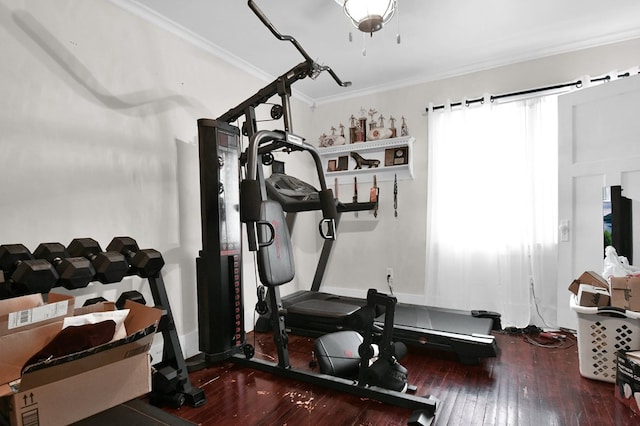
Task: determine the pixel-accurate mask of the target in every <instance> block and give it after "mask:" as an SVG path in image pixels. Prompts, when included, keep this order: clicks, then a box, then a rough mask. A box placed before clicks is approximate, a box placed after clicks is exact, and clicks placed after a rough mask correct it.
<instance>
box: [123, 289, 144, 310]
mask: <svg viewBox="0 0 640 426" xmlns="http://www.w3.org/2000/svg"><path fill="white" fill-rule="evenodd" d="M127 300H131V301H132V302H136V303H140V304H141V305H146V304H147V301H146V300H145V299H144V296H143V295H142V293H140V292H139V291H137V290H129V291H125V292H123V293H122V294H121V295H120V297H118V300H116V308H118V309H123V308H124V304H125V303H126V302H127Z"/></svg>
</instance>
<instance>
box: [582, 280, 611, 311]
mask: <svg viewBox="0 0 640 426" xmlns="http://www.w3.org/2000/svg"><path fill="white" fill-rule="evenodd" d="M578 304H579V305H580V306H587V307H597V306H609V291H608V290H607V289H604V288H602V287H596V286H594V285H591V284H580V288H579V290H578Z"/></svg>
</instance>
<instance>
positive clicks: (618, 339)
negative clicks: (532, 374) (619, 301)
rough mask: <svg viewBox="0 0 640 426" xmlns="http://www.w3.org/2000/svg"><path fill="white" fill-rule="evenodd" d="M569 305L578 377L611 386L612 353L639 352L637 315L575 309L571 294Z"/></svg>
mask: <svg viewBox="0 0 640 426" xmlns="http://www.w3.org/2000/svg"><path fill="white" fill-rule="evenodd" d="M569 303H570V306H571V309H572V310H574V311H575V312H576V313H577V314H578V360H579V362H580V374H581V375H582V376H584V377H588V378H590V379H595V380H602V381H604V382H611V383H614V382H615V381H616V352H617V351H620V350H623V351H629V350H639V349H640V313H638V312H633V311H625V310H624V309H619V308H613V307H610V306H606V307H598V308H587V307H585V306H579V305H578V301H577V299H576V296H575V295H571V300H570V302H569ZM612 315H614V316H612Z"/></svg>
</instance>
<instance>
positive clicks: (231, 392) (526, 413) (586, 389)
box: [165, 333, 640, 426]
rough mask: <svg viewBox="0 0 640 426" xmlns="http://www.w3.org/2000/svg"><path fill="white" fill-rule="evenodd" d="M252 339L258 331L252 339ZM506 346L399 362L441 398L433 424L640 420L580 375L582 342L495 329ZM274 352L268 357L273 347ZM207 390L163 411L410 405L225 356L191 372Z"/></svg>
mask: <svg viewBox="0 0 640 426" xmlns="http://www.w3.org/2000/svg"><path fill="white" fill-rule="evenodd" d="M254 339H255V340H254ZM496 339H497V342H498V346H499V348H500V354H499V355H498V357H496V358H488V359H485V360H483V361H482V362H481V363H480V364H479V365H471V366H470V365H463V364H460V363H459V362H457V361H456V360H455V359H454V358H453V357H452V356H451V355H450V354H446V353H440V352H434V351H426V350H424V349H420V348H413V347H411V348H409V353H408V354H407V356H406V357H405V358H404V359H403V360H402V364H403V365H404V366H405V367H407V368H408V369H409V374H410V375H409V379H410V382H411V383H412V384H415V385H416V386H417V387H418V391H417V392H416V394H417V395H426V394H429V395H433V396H434V397H436V398H437V399H439V400H440V405H439V408H438V412H437V413H436V419H435V421H434V423H433V424H434V425H461V426H462V425H464V426H467V425H509V426H511V425H522V426H526V425H559V426H568V425H580V426H589V425H592V426H603V425H616V426H618V425H620V426H622V425H638V424H640V416H637V415H635V414H634V413H633V412H632V411H631V410H630V409H629V408H628V407H626V406H625V405H623V404H622V403H621V402H619V401H617V400H616V399H615V396H614V385H613V384H612V383H605V382H600V381H595V380H591V379H587V378H583V377H582V376H580V373H579V362H578V353H577V347H576V345H575V344H574V345H570V343H571V342H569V345H567V346H569V347H568V348H565V349H550V348H543V347H538V346H534V345H531V344H530V343H527V342H526V341H525V340H524V338H523V337H522V336H518V335H507V334H502V333H498V334H496ZM248 342H251V343H252V344H253V343H255V347H256V356H260V357H265V354H273V355H275V353H276V351H275V350H274V348H273V343H272V337H271V335H270V334H256V335H255V337H254V335H253V334H250V335H249V338H248ZM312 346H313V339H310V338H306V337H299V336H290V356H291V363H292V365H293V366H294V367H296V368H303V369H307V370H308V369H309V366H308V363H309V360H310V359H311V350H312ZM267 358H268V356H267ZM190 379H191V382H192V384H193V385H194V386H198V387H200V388H202V389H204V391H205V395H206V398H207V403H206V404H205V405H204V406H202V407H198V408H191V407H187V406H184V407H181V408H179V409H169V408H165V411H167V412H169V413H172V414H174V415H176V416H178V417H181V418H183V419H186V420H189V421H191V422H194V423H197V424H202V425H335V426H337V425H403V424H407V420H408V419H409V417H410V415H411V412H410V410H406V409H403V408H399V407H393V406H390V405H386V404H382V403H380V402H377V401H373V400H369V399H362V398H359V397H355V396H351V395H346V394H340V393H337V392H335V391H331V390H327V389H325V388H322V387H318V386H312V385H308V384H305V383H299V382H293V381H291V380H287V379H284V378H281V377H277V376H275V375H271V374H268V373H264V372H261V371H257V370H253V369H249V368H246V367H240V366H238V365H235V364H233V363H231V362H228V361H225V362H221V363H219V364H216V365H213V366H210V367H208V368H206V369H203V370H200V371H195V372H192V373H191V374H190Z"/></svg>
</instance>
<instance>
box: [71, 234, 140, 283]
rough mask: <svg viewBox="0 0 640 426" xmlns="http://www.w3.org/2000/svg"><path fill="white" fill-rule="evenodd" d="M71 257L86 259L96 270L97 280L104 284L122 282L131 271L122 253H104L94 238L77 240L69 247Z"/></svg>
mask: <svg viewBox="0 0 640 426" xmlns="http://www.w3.org/2000/svg"><path fill="white" fill-rule="evenodd" d="M67 251H68V252H69V254H70V255H71V256H82V257H86V258H87V259H89V260H90V261H91V265H93V269H95V271H96V274H95V279H96V280H98V281H100V282H101V283H102V284H111V283H117V282H120V281H122V279H123V278H124V277H125V276H126V275H127V272H128V270H129V263H128V262H127V259H125V258H124V255H123V254H122V253H118V252H117V251H106V252H105V251H102V248H100V244H98V242H97V241H96V240H94V239H93V238H76V239H74V240H73V241H71V243H70V244H69V245H68V246H67Z"/></svg>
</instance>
